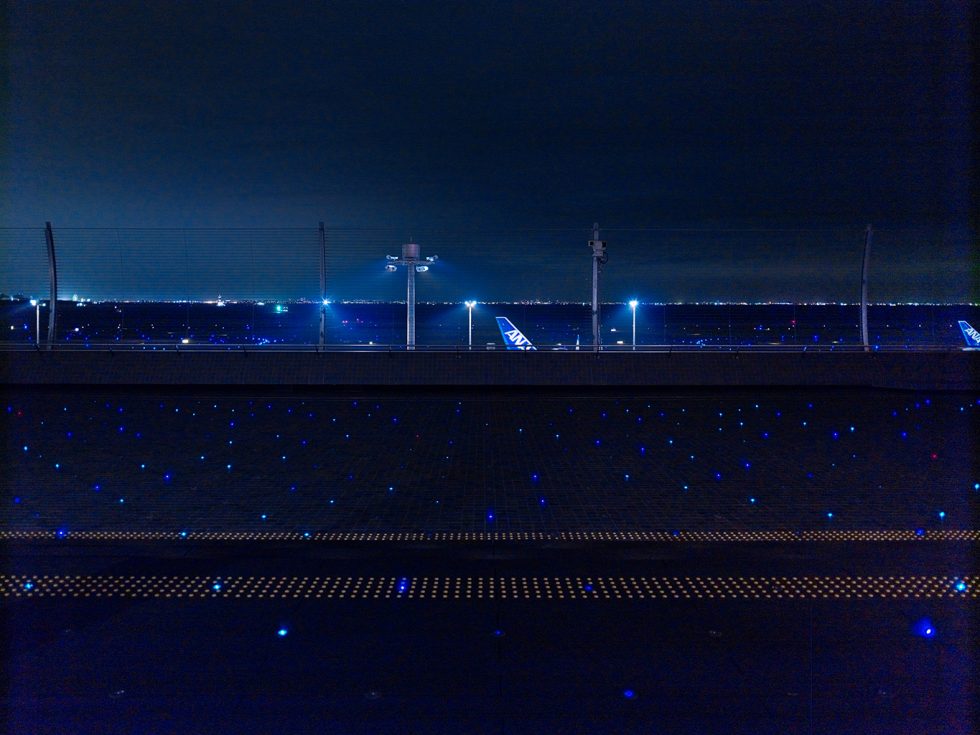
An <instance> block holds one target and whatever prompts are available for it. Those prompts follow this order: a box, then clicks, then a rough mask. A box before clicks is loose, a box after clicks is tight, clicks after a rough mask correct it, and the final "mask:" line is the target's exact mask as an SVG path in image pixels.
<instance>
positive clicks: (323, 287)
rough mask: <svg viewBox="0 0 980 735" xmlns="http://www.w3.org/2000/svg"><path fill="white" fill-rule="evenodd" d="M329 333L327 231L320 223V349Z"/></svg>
mask: <svg viewBox="0 0 980 735" xmlns="http://www.w3.org/2000/svg"><path fill="white" fill-rule="evenodd" d="M326 331H327V231H326V230H325V229H324V227H323V223H322V222H321V223H320V347H323V340H324V336H325V334H326Z"/></svg>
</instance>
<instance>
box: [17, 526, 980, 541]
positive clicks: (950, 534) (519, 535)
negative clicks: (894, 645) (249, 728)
mask: <svg viewBox="0 0 980 735" xmlns="http://www.w3.org/2000/svg"><path fill="white" fill-rule="evenodd" d="M51 539H58V540H68V539H72V540H77V541H171V540H172V541H184V540H187V541H332V542H337V541H395V542H406V541H477V542H482V541H626V542H629V541H658V542H662V541H674V542H678V541H980V531H971V530H954V529H949V530H947V529H940V530H935V531H922V532H918V533H917V532H915V531H905V530H892V531H889V530H883V531H678V532H677V533H671V532H667V531H561V532H538V531H528V532H520V531H516V532H508V531H500V532H498V531H493V532H482V531H474V532H452V531H447V532H434V533H424V532H359V531H345V532H337V531H325V532H311V533H299V532H295V531H186V532H178V531H65V532H58V531H0V540H8V541H17V540H20V541H38V540H51Z"/></svg>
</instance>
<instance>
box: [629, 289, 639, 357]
mask: <svg viewBox="0 0 980 735" xmlns="http://www.w3.org/2000/svg"><path fill="white" fill-rule="evenodd" d="M639 304H640V302H639V301H637V300H636V299H632V300H630V309H631V310H632V311H633V349H634V350H635V349H636V307H637V306H639Z"/></svg>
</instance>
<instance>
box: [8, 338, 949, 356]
mask: <svg viewBox="0 0 980 735" xmlns="http://www.w3.org/2000/svg"><path fill="white" fill-rule="evenodd" d="M465 347H466V346H465V345H458V344H451V345H419V344H417V345H414V347H413V348H412V350H408V349H407V348H406V346H405V345H404V344H391V343H386V344H378V343H374V344H367V343H351V344H327V345H317V344H306V343H291V344H287V343H281V342H280V343H270V344H258V343H250V342H229V343H224V344H216V343H210V342H201V343H191V344H187V343H183V342H179V341H178V342H165V341H159V342H153V341H149V342H141V341H131V342H124V341H111V342H60V343H55V344H53V345H51V351H54V352H126V351H129V352H176V353H180V354H187V353H193V352H241V353H242V354H244V355H248V354H249V353H250V352H251V353H260V352H311V353H314V354H330V353H339V352H379V353H381V352H383V353H392V352H453V353H456V354H459V355H463V354H468V353H476V354H486V353H494V354H496V353H508V354H528V353H523V352H520V351H518V350H507V349H505V348H504V347H503V346H502V345H500V346H496V347H493V348H476V347H474V348H472V349H469V348H465ZM464 348H465V349H464ZM28 351H31V352H37V351H38V346H37V345H36V344H35V343H34V342H30V343H26V342H25V343H20V342H0V352H28ZM961 351H964V348H962V347H955V346H950V345H875V346H873V347H872V349H871V351H870V353H869V354H871V355H873V354H875V353H878V352H961ZM537 352H539V353H540V352H561V353H565V352H567V353H575V352H578V353H580V354H596V352H597V351H595V350H593V349H592V348H591V346H589V347H582V348H581V349H579V350H576V349H574V348H569V347H567V346H564V345H538V346H537ZM598 352H601V353H609V354H619V355H622V354H630V353H634V354H635V353H637V352H639V353H645V354H649V353H661V354H668V355H669V354H672V353H674V352H701V353H733V354H738V353H742V352H745V353H753V352H759V353H763V352H769V353H790V354H792V353H797V354H800V355H803V354H805V353H812V352H817V353H826V352H847V353H856V352H866V350H865V348H864V346H863V345H860V344H836V345H833V344H831V345H767V344H758V345H751V344H750V345H745V344H730V345H729V344H718V345H689V344H667V345H636V348H635V349H634V348H633V346H632V345H603V346H602V348H601V349H600V350H599V351H598Z"/></svg>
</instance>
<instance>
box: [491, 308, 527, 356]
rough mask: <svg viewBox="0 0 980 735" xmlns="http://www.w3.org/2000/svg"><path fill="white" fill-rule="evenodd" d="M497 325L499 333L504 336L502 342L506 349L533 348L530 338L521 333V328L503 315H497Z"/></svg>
mask: <svg viewBox="0 0 980 735" xmlns="http://www.w3.org/2000/svg"><path fill="white" fill-rule="evenodd" d="M497 326H498V327H500V334H501V335H502V336H503V338H504V344H505V345H507V349H508V350H533V349H535V347H534V345H532V344H531V340H529V339H528V338H527V337H525V336H524V335H523V334H521V330H520V329H518V328H517V327H515V326H514V325H513V323H512V322H511V321H510V319H508V318H507V317H505V316H498V317H497Z"/></svg>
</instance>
